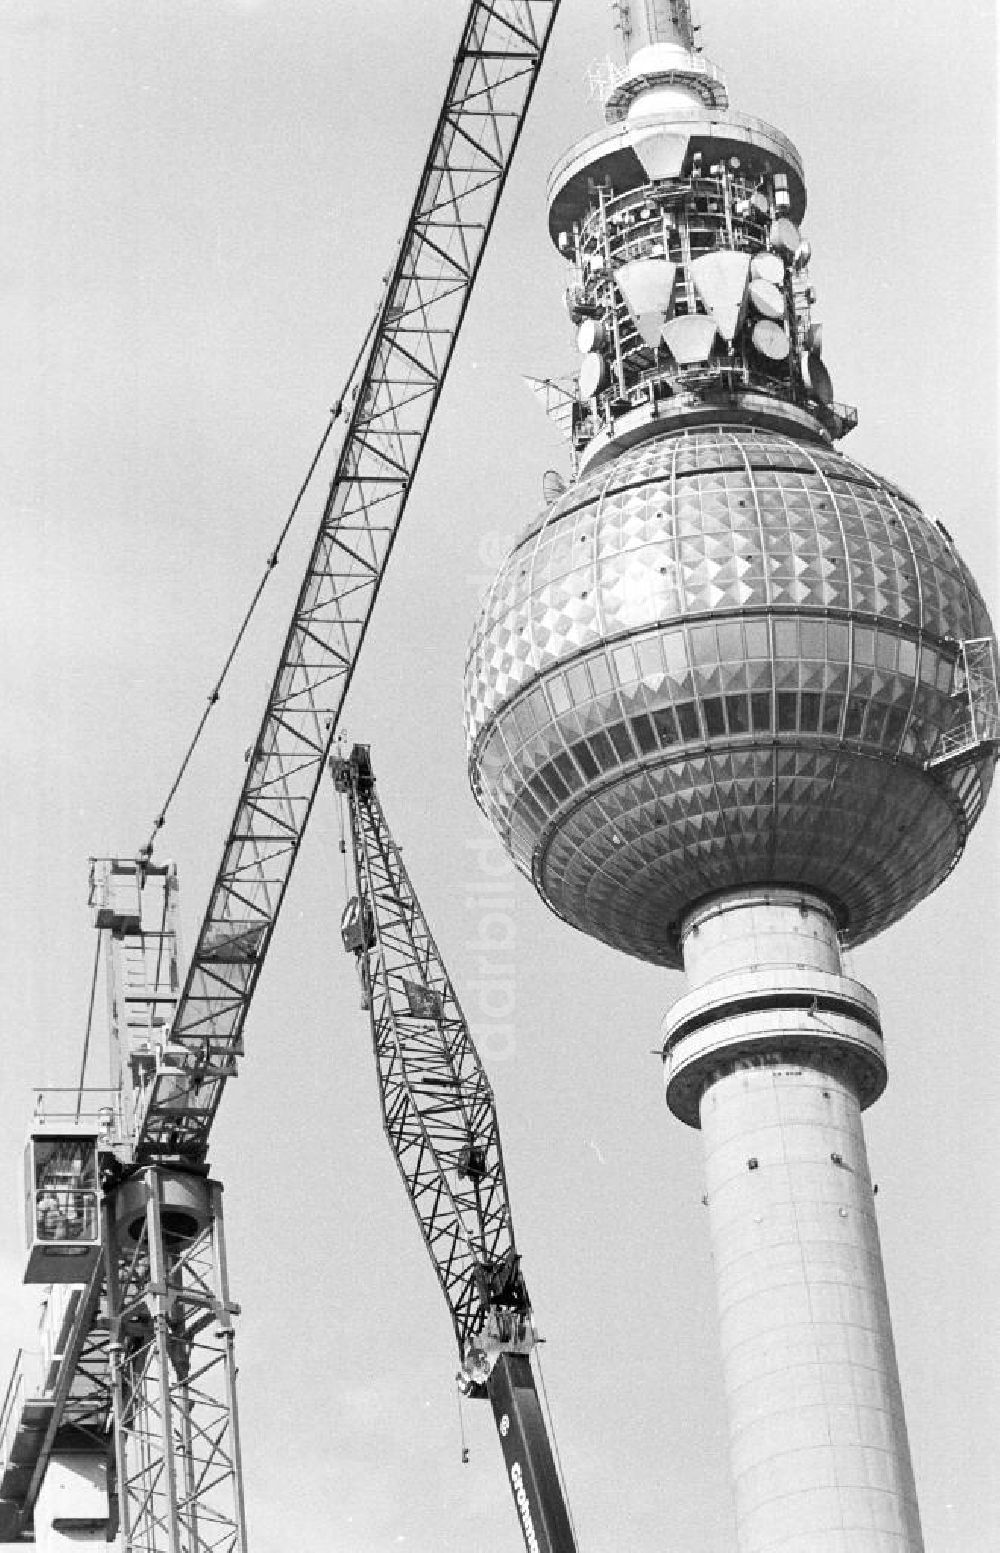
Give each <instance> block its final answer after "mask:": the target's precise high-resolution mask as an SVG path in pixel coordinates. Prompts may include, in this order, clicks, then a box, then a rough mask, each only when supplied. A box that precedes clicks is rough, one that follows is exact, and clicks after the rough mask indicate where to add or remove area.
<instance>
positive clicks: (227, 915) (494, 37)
mask: <svg viewBox="0 0 1000 1553" xmlns="http://www.w3.org/2000/svg"><path fill="white" fill-rule="evenodd" d="M558 9H559V0H473V3H472V4H471V5H470V7H469V11H468V15H467V18H466V22H465V26H464V30H463V33H462V39H461V42H460V45H459V48H458V51H457V53H456V55H455V59H454V62H453V65H452V70H451V75H450V78H449V82H448V87H447V90H446V93H445V97H444V101H443V103H442V107H441V110H440V113H439V115H438V120H437V123H436V126H435V129H434V133H433V136H432V140H431V145H430V150H429V152H428V154H427V158H426V160H425V163H424V166H423V170H422V173H421V176H420V180H419V183H418V188H417V193H416V196H415V199H414V202H413V206H412V210H411V213H410V217H409V221H408V223H407V227H406V231H405V234H404V237H403V239H402V241H401V243H400V246H399V250H398V253H397V255H396V258H395V261H394V263H393V266H392V268H391V271H390V273H389V276H388V278H387V281H386V285H385V290H384V293H383V296H382V301H381V304H380V307H379V311H378V314H377V317H376V320H375V323H374V325H373V328H372V331H371V335H370V346H369V348H368V353H367V357H366V358H365V361H364V365H363V367H362V369H361V372H360V375H359V377H358V378H357V380H356V386H355V390H354V393H353V397H352V400H351V405H350V411H349V417H348V424H347V428H346V431H345V434H344V439H343V443H342V446H341V450H340V454H339V457H338V460H337V465H336V470H335V473H334V475H333V479H332V483H331V486H330V491H329V495H328V497H327V499H326V502H325V504H324V508H323V513H322V519H321V522H320V524H319V528H318V532H317V534H316V538H315V541H314V544H313V548H312V552H311V555H310V559H309V562H308V565H307V568H306V572H305V576H304V578H303V580H302V584H301V587H300V590H299V594H298V598H297V602H296V605H295V608H294V611H293V615H292V619H291V623H290V625H289V627H288V631H287V634H286V637H285V641H284V645H283V647H282V650H281V653H280V656H279V659H278V664H277V668H276V670H275V675H274V680H273V684H272V687H271V690H270V694H269V696H268V700H267V704H266V707H265V711H264V715H263V718H262V720H261V724H260V727H259V730H258V733H257V736H256V738H255V740H254V743H253V746H252V750H251V752H250V756H249V760H248V765H247V771H246V776H245V779H244V782H243V786H242V791H241V793H240V796H239V799H238V802H237V805H236V810H235V814H234V817H233V820H232V823H231V825H230V827H229V831H228V834H227V838H226V841H225V845H224V848H223V853H222V859H221V862H220V865H219V868H218V870H217V874H216V878H215V883H214V885H213V887H212V889H211V892H210V896H209V904H208V908H207V910H206V913H205V916H204V919H203V922H202V925H201V928H200V930H199V932H198V935H197V938H196V940H195V944H194V948H193V950H192V953H191V956H190V961H189V963H188V966H187V970H186V974H185V973H182V969H181V966H182V961H181V956H180V953H179V948H178V945H177V940H176V934H174V937H173V938H172V940H171V942H170V945H169V949H168V952H167V955H166V959H164V958H163V953H162V951H163V949H164V944H165V939H164V929H163V925H162V922H161V921H160V920H159V918H158V917H157V915H156V908H155V906H154V904H153V901H152V898H153V897H154V896H155V897H156V898H157V900H159V899H160V897H161V895H162V892H163V890H164V889H166V890H167V893H168V895H170V904H171V910H172V907H173V900H174V895H175V891H176V879H175V878H172V882H171V883H169V884H165V882H164V881H165V876H166V875H167V874H168V873H169V865H160V864H156V863H154V862H153V859H152V849H151V847H149V848H146V849H145V850H144V852H143V853H141V854H140V856H139V857H138V859H124V860H113V861H111V862H110V863H109V864H108V871H107V874H106V876H105V875H102V876H101V878H100V879H99V880H98V882H97V884H98V887H97V894H96V896H95V895H94V893H93V891H92V901H93V904H94V905H95V909H96V920H97V925H98V928H99V929H100V931H101V932H102V934H103V935H104V938H105V940H106V947H107V950H108V956H109V964H110V965H111V967H112V972H111V974H112V980H113V982H114V983H115V985H116V986H117V987H118V988H119V992H121V989H122V988H124V986H125V985H126V984H128V985H129V986H130V988H131V991H132V993H134V994H136V997H137V998H138V1002H139V1003H141V1004H142V1006H143V1008H144V1009H145V1021H146V1022H145V1033H144V1035H142V1036H137V1033H136V1031H137V1028H138V1027H137V1026H134V1027H132V1028H131V1030H129V1029H127V1028H126V1027H127V1025H128V1021H127V1019H126V1020H125V1021H124V1023H119V1024H118V1025H117V1026H116V1030H115V1034H114V1042H113V1045H114V1049H115V1051H116V1054H117V1072H116V1074H115V1076H114V1085H115V1090H116V1093H115V1095H114V1097H113V1103H112V1105H111V1106H110V1107H102V1108H101V1116H100V1118H99V1119H97V1118H91V1121H90V1125H91V1132H90V1134H88V1133H87V1132H86V1120H87V1119H86V1117H84V1118H82V1119H81V1116H80V1109H79V1106H78V1107H77V1114H76V1117H75V1118H74V1119H73V1123H72V1125H69V1124H66V1125H64V1127H63V1131H64V1132H68V1133H69V1134H71V1137H70V1140H69V1141H70V1142H72V1138H73V1136H76V1135H80V1134H81V1120H82V1121H83V1124H84V1125H83V1133H82V1137H83V1139H84V1140H87V1139H89V1142H88V1143H87V1147H90V1148H92V1160H93V1164H94V1170H95V1173H99V1174H100V1180H101V1185H102V1189H103V1190H102V1196H101V1202H100V1226H101V1228H100V1241H99V1244H94V1245H92V1246H91V1247H90V1250H91V1251H92V1252H93V1253H94V1256H93V1257H92V1258H91V1260H89V1261H88V1262H87V1263H86V1277H85V1280H84V1281H82V1282H81V1281H80V1280H81V1278H82V1277H83V1271H82V1270H83V1268H84V1263H82V1262H77V1263H75V1264H73V1265H72V1266H71V1265H70V1263H69V1262H65V1263H63V1265H62V1268H61V1270H58V1271H59V1277H58V1278H56V1279H55V1280H54V1282H55V1287H54V1289H53V1290H52V1291H50V1295H49V1298H48V1301H47V1303H46V1306H45V1315H44V1318H43V1322H44V1323H45V1324H47V1325H46V1326H45V1330H44V1331H43V1340H44V1343H45V1346H46V1350H47V1353H48V1356H49V1358H48V1362H47V1364H46V1366H45V1368H44V1370H43V1372H41V1373H36V1372H35V1370H34V1368H33V1367H32V1365H31V1364H30V1363H29V1362H28V1361H27V1360H26V1359H22V1358H21V1357H20V1356H19V1358H18V1360H17V1361H16V1363H15V1367H14V1373H13V1375H12V1378H11V1382H10V1385H9V1387H8V1390H7V1394H6V1397H5V1399H4V1402H3V1405H2V1407H0V1541H3V1540H6V1541H14V1540H20V1539H23V1538H26V1537H29V1536H30V1535H31V1532H32V1523H33V1515H34V1513H35V1508H36V1505H37V1504H38V1503H39V1499H40V1495H43V1490H44V1485H45V1481H46V1477H47V1474H48V1473H49V1472H50V1471H52V1472H53V1474H55V1472H56V1471H57V1470H58V1471H63V1470H64V1469H65V1471H66V1472H67V1473H68V1474H69V1477H68V1478H67V1479H66V1482H67V1484H68V1485H69V1487H70V1488H72V1489H73V1491H74V1492H75V1491H76V1483H75V1479H73V1474H74V1473H76V1474H77V1477H79V1474H80V1473H81V1472H83V1475H84V1477H85V1478H86V1484H85V1487H86V1488H87V1492H86V1493H83V1492H82V1491H81V1494H82V1498H83V1499H85V1500H86V1510H87V1513H86V1514H84V1515H83V1516H82V1519H81V1521H80V1524H81V1525H82V1524H84V1523H86V1524H87V1525H88V1526H89V1527H90V1529H91V1531H93V1527H94V1524H95V1523H96V1522H99V1521H100V1520H101V1517H100V1515H96V1514H95V1511H94V1505H95V1503H96V1501H97V1498H99V1495H100V1492H102V1491H103V1490H102V1489H101V1483H102V1481H103V1479H102V1472H103V1473H104V1474H105V1477H106V1457H107V1455H108V1448H109V1443H110V1444H113V1456H114V1463H113V1466H114V1473H115V1475H116V1477H117V1503H118V1512H117V1513H118V1516H119V1518H120V1530H121V1535H122V1542H123V1547H124V1549H125V1553H245V1548H246V1528H245V1520H244V1515H243V1490H242V1470H241V1464H240V1454H239V1429H238V1422H237V1414H236V1397H235V1360H234V1357H233V1323H232V1318H233V1316H234V1315H235V1314H236V1307H235V1306H234V1305H233V1304H232V1301H231V1299H230V1296H229V1289H228V1274H227V1270H226V1254H225V1243H224V1236H223V1223H222V1212H221V1187H220V1186H219V1184H218V1182H214V1181H212V1180H211V1179H210V1178H209V1176H208V1172H207V1167H206V1164H205V1160H206V1156H207V1152H208V1145H209V1138H210V1133H211V1128H212V1125H213V1122H214V1119H215V1115H216V1113H217V1111H218V1107H219V1104H220V1102H221V1099H222V1095H223V1093H224V1090H225V1085H226V1082H227V1081H228V1079H230V1078H232V1077H233V1076H234V1075H235V1073H236V1069H237V1060H238V1058H239V1057H240V1056H241V1055H242V1052H243V1045H242V1040H243V1027H244V1024H245V1020H246V1016H247V1011H248V1009H249V1006H250V1001H251V999H252V997H253V993H254V989H255V987H256V984H257V979H258V977H259V975H260V971H261V968H262V965H263V962H264V958H265V955H266V952H267V948H268V945H269V943H270V939H271V934H272V932H273V930H274V926H275V922H276V920H277V917H278V913H279V910H280V907H281V903H282V900H283V898H284V893H285V889H286V887H287V884H288V881H289V879H290V877H291V872H292V869H293V866H294V863H295V859H296V857H297V855H298V849H299V846H300V843H301V840H302V836H303V833H304V830H305V826H306V823H307V821H308V818H309V814H310V812H311V809H312V805H313V801H314V799H315V795H316V791H317V787H318V784H319V780H320V777H321V775H322V772H323V769H324V765H325V763H326V760H327V757H328V754H329V750H330V746H331V742H332V740H333V738H334V736H335V733H336V727H337V721H338V718H339V716H340V711H341V707H342V704H343V700H344V696H345V695H346V693H347V690H348V687H349V685H350V682H351V678H352V676H353V672H354V668H355V665H356V662H357V657H358V653H359V651H360V649H361V645H362V642H363V640H364V637H365V633H366V631H367V628H368V623H369V620H370V618H371V613H372V610H373V608H374V605H375V600H376V598H377V596H378V592H379V587H380V585H381V582H382V578H383V575H384V572H385V568H386V565H387V563H388V559H389V556H390V554H391V551H392V548H393V544H394V542H395V539H396V535H397V532H398V528H399V523H400V520H401V518H402V514H403V511H404V508H405V505H406V501H407V498H408V496H409V492H410V488H411V484H412V481H413V477H414V475H415V473H416V469H417V466H418V464H419V461H420V456H421V453H422V451H423V448H424V444H425V441H426V437H427V434H428V431H429V428H430V424H431V420H432V418H433V414H434V410H435V408H436V406H437V402H438V399H439V396H440V393H441V389H442V385H443V382H444V379H445V376H446V373H447V370H448V366H449V363H450V361H451V356H452V352H453V350H454V346H455V342H456V339H457V336H458V333H459V330H460V328H461V325H462V321H463V318H464V316H465V311H466V307H467V305H468V302H469V298H470V295H471V292H472V287H473V285H474V283H475V279H476V276H477V274H478V271H479V267H480V263H481V261H482V257H483V253H484V250H485V246H486V243H487V241H488V238H489V235H490V231H491V229H492V225H493V220H494V217H495V214H496V210H497V206H498V203H499V199H500V196H501V194H502V192H503V188H504V185H505V182H506V178H507V173H508V170H509V168H510V164H511V160H512V157H513V154H514V150H515V148H516V146H517V142H518V139H519V136H520V132H521V128H522V125H523V122H524V118H525V114H526V112H527V109H528V105H529V102H530V100H531V96H532V93H533V90H534V86H535V82H536V80H537V77H538V72H539V69H540V67H541V63H542V59H543V57H544V53H545V49H546V46H547V44H548V41H549V37H550V34H551V30H552V26H553V23H554V21H555V17H556V14H557V12H558ZM274 559H275V558H272V562H273V561H274ZM161 823H162V816H161V817H160V820H159V821H158V822H157V826H158V827H159V825H160V824H161ZM105 886H107V887H108V889H109V890H110V895H108V897H107V899H105V898H104V896H102V893H101V892H102V890H104V887H105ZM171 892H173V894H172V893H171ZM171 932H173V929H171ZM154 944H155V946H156V948H155V952H152V953H151V946H153V945H154ZM166 964H169V965H170V967H171V968H172V970H171V976H170V977H168V978H167V979H166V980H164V979H163V969H164V965H166ZM132 972H135V973H136V974H137V977H138V980H130V979H129V978H130V976H131V974H132ZM112 1004H113V1006H116V1007H117V1008H118V1013H119V1014H122V1012H123V1010H124V1008H125V1001H124V995H123V994H122V996H121V997H120V999H119V1003H118V1004H117V1005H115V1003H114V996H113V997H112ZM106 1110H107V1111H109V1112H110V1114H111V1115H112V1121H111V1123H110V1124H109V1123H108V1122H107V1119H106V1117H105V1115H104V1112H105V1111H106ZM46 1128H47V1129H48V1132H49V1133H50V1134H51V1131H52V1128H51V1118H49V1119H48V1120H47V1121H46V1123H45V1126H43V1127H42V1128H41V1129H40V1132H39V1137H41V1138H42V1139H43V1141H44V1136H45V1135H46ZM53 1136H54V1134H53ZM64 1141H65V1140H64ZM50 1142H51V1137H50ZM82 1152H85V1149H84V1148H83V1144H82V1143H81V1153H82ZM36 1153H37V1158H38V1159H41V1158H42V1157H43V1153H44V1151H42V1152H37V1151H36ZM32 1157H35V1156H32ZM46 1157H47V1156H46ZM39 1168H40V1169H41V1168H42V1167H41V1166H40V1167H39ZM43 1173H44V1172H43ZM40 1181H41V1176H38V1177H36V1178H35V1179H33V1181H32V1183H31V1185H32V1189H35V1188H36V1187H39V1182H40ZM39 1189H41V1188H39ZM29 1202H30V1200H29ZM34 1206H37V1205H34ZM33 1211H34V1207H33ZM41 1223H42V1219H41V1218H37V1219H36V1218H34V1217H33V1218H32V1220H31V1226H32V1227H31V1229H30V1235H29V1238H31V1237H32V1236H34V1237H35V1239H37V1236H38V1234H39V1233H40V1231H39V1230H38V1228H37V1226H38V1225H40V1224H41ZM30 1249H31V1250H32V1255H34V1254H35V1253H36V1252H37V1253H38V1258H39V1259H40V1260H39V1261H38V1265H39V1266H41V1265H42V1263H43V1262H45V1258H46V1255H48V1254H49V1253H50V1252H51V1249H52V1248H51V1247H47V1246H46V1245H45V1244H43V1243H42V1242H41V1241H39V1242H38V1244H37V1245H36V1244H34V1242H33V1243H32V1246H31V1248H30ZM98 1252H100V1255H98V1254H97V1253H98ZM49 1260H50V1261H51V1257H50V1258H49ZM46 1265H48V1264H46ZM50 1270H51V1269H50ZM67 1273H69V1274H70V1276H67ZM73 1275H75V1277H76V1282H75V1283H71V1281H70V1277H71V1276H73ZM35 1281H39V1282H41V1281H43V1279H42V1278H41V1275H40V1274H39V1275H37V1276H36V1278H35ZM70 1457H72V1460H70ZM88 1473H89V1476H88V1475H87V1474H88ZM81 1481H82V1479H81ZM91 1489H92V1490H93V1492H90V1490H91ZM64 1508H65V1507H64ZM64 1518H65V1517H64ZM107 1525H108V1518H107V1515H106V1514H105V1516H104V1526H105V1528H107Z"/></svg>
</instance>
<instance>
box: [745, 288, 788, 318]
mask: <svg viewBox="0 0 1000 1553" xmlns="http://www.w3.org/2000/svg"><path fill="white" fill-rule="evenodd" d="M750 306H751V307H752V308H753V310H754V312H755V313H757V314H759V316H760V317H761V318H771V319H773V320H774V322H775V323H784V321H785V296H784V292H782V291H780V290H779V289H778V287H777V286H772V284H771V282H770V281H769V280H752V281H751V282H750Z"/></svg>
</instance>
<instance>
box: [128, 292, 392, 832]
mask: <svg viewBox="0 0 1000 1553" xmlns="http://www.w3.org/2000/svg"><path fill="white" fill-rule="evenodd" d="M384 306H385V294H384V292H383V296H382V298H381V300H380V302H379V305H378V307H377V308H376V309H375V312H374V313H373V315H372V321H371V323H370V324H369V325H368V329H367V332H366V334H365V337H364V339H363V340H362V342H361V345H360V347H359V349H358V352H357V355H356V356H355V358H354V362H353V364H352V366H351V370H350V371H349V372H348V374H347V378H346V380H345V382H344V389H343V393H342V394H341V396H340V398H339V399H338V400H337V401H336V403H335V404H334V406H333V408H332V409H331V411H330V415H329V419H328V420H327V423H326V426H325V428H324V430H323V435H322V436H321V437H320V440H319V445H318V446H317V448H316V451H315V453H314V454H313V456H312V461H311V463H310V465H309V468H308V470H307V472H306V476H305V479H304V480H303V481H302V484H301V485H300V486H299V490H298V494H297V495H296V497H295V500H294V502H293V503H292V506H291V510H290V511H289V513H288V516H287V518H286V519H285V521H284V523H283V525H282V528H281V532H280V533H279V535H278V539H277V543H276V544H275V546H274V549H273V550H272V551H271V553H270V555H269V556H268V558H267V562H266V564H265V567H264V572H263V575H262V576H261V579H260V581H259V582H258V584H257V587H256V589H255V591H254V594H253V597H252V598H251V600H250V604H249V607H248V608H247V611H246V613H245V614H244V616H243V620H242V622H241V624H240V627H239V630H238V631H237V632H236V637H235V640H234V641H233V644H232V646H231V647H230V649H229V652H228V653H227V655H226V659H225V662H224V663H223V665H222V672H221V673H220V674H219V677H218V678H217V680H216V681H215V684H214V685H213V686H212V689H211V691H210V692H209V695H208V700H207V703H206V705H205V708H204V710H203V712H202V714H201V717H200V718H199V719H198V725H197V727H196V728H195V731H194V734H193V736H192V738H191V741H190V743H189V744H188V747H187V750H186V751H185V753H184V758H183V759H182V761H181V763H180V766H179V767H178V769H177V774H176V776H175V777H174V780H173V782H172V783H171V785H170V789H169V791H168V793H167V796H166V798H165V799H164V801H163V803H162V804H161V805H160V809H159V812H158V813H157V816H156V819H155V820H154V821H153V825H152V829H151V830H150V833H149V839H148V840H147V842H146V845H145V846H144V847H142V848H140V851H139V854H138V856H139V861H140V863H144V862H145V863H148V862H149V860H150V858H151V857H152V855H153V845H154V843H155V841H156V837H157V833H158V832H159V831H161V830H162V829H163V827H164V825H165V824H166V819H167V810H168V809H169V808H170V805H171V803H172V802H173V800H174V797H175V795H176V793H177V789H178V788H179V787H180V785H181V781H182V780H183V777H184V773H185V772H186V771H187V768H188V765H189V764H190V761H191V757H192V755H193V754H194V752H195V749H196V748H197V745H198V742H199V740H200V739H201V736H202V733H203V732H204V729H205V724H206V723H207V722H208V718H209V715H210V713H211V711H212V709H213V707H214V706H215V705H216V704H217V703H218V701H219V697H220V695H221V693H222V687H223V685H224V684H225V681H226V678H227V676H228V674H229V670H230V669H231V668H232V665H233V660H234V658H235V657H236V654H237V652H238V651H239V648H240V644H241V643H242V641H243V638H244V636H245V635H246V632H247V628H248V626H249V624H250V621H251V619H252V618H253V614H254V611H255V610H256V608H257V605H258V604H259V603H260V598H261V594H262V593H263V592H264V589H265V587H266V586H267V581H268V578H269V577H270V576H271V573H272V572H273V571H274V569H275V567H276V566H277V564H278V559H279V556H280V553H281V547H282V545H283V544H284V542H285V540H286V539H287V537H288V531H289V529H290V528H291V526H292V524H293V523H294V521H295V518H296V516H297V514H298V510H299V507H300V506H301V505H302V499H303V497H304V496H305V494H306V491H307V490H308V488H309V485H310V482H311V481H312V477H313V475H314V474H315V473H316V467H317V465H318V464H319V461H320V459H321V458H322V457H323V454H324V452H325V451H326V445H327V443H328V442H329V440H330V435H331V433H332V431H333V428H334V426H335V425H336V422H337V421H338V420H339V418H340V416H341V414H342V413H343V409H344V400H345V399H346V398H347V395H348V391H349V389H350V386H351V383H352V382H353V381H354V378H355V375H356V373H357V370H358V367H359V365H360V363H361V360H362V357H363V356H364V354H365V351H366V350H367V349H368V346H369V343H370V341H371V337H372V335H373V334H374V332H375V329H376V327H377V325H378V323H379V320H380V319H381V317H382V313H383V310H384Z"/></svg>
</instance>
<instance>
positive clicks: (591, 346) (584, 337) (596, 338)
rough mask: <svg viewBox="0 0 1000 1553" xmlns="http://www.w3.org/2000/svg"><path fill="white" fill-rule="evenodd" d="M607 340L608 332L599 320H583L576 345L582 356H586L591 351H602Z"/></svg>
mask: <svg viewBox="0 0 1000 1553" xmlns="http://www.w3.org/2000/svg"><path fill="white" fill-rule="evenodd" d="M606 340H607V331H606V329H605V327H604V325H603V323H602V322H601V320H600V319H599V318H585V319H584V320H583V323H582V324H581V325H580V329H579V332H578V334H577V337H576V343H577V345H578V346H579V348H580V351H581V354H582V355H584V356H586V355H587V354H588V352H590V351H599V350H602V349H603V347H604V344H605V342H606Z"/></svg>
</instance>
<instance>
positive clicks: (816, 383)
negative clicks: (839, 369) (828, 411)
mask: <svg viewBox="0 0 1000 1553" xmlns="http://www.w3.org/2000/svg"><path fill="white" fill-rule="evenodd" d="M802 378H803V381H804V382H805V384H806V387H807V388H808V389H809V392H810V393H812V394H815V396H816V398H817V399H818V400H819V402H820V404H832V403H833V380H832V378H831V377H830V374H829V372H828V371H827V370H826V367H825V366H824V365H823V363H822V361H820V359H819V357H818V356H803V358H802Z"/></svg>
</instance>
